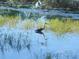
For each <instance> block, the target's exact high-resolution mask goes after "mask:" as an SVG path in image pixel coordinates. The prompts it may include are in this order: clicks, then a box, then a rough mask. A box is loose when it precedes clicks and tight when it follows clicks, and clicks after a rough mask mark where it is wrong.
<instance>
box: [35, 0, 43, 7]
mask: <svg viewBox="0 0 79 59" xmlns="http://www.w3.org/2000/svg"><path fill="white" fill-rule="evenodd" d="M41 4H42V3H41V1H40V0H38V1H37V2H36V4H35V7H36V8H39V7H40V6H41Z"/></svg>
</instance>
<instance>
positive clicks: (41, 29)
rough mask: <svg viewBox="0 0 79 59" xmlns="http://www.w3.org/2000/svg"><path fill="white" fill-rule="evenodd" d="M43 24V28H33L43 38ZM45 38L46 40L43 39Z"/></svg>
mask: <svg viewBox="0 0 79 59" xmlns="http://www.w3.org/2000/svg"><path fill="white" fill-rule="evenodd" d="M45 24H47V23H45ZM45 24H44V27H43V28H39V29H36V30H35V32H36V33H38V34H41V35H43V36H44V38H45V35H44V33H43V32H42V31H43V30H44V29H45ZM45 40H46V39H45Z"/></svg>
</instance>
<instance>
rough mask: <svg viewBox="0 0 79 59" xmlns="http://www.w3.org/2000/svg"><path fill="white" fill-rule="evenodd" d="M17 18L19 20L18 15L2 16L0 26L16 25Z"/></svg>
mask: <svg viewBox="0 0 79 59" xmlns="http://www.w3.org/2000/svg"><path fill="white" fill-rule="evenodd" d="M17 20H19V17H18V16H0V27H2V26H8V27H15V25H16V22H17Z"/></svg>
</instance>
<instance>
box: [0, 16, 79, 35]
mask: <svg viewBox="0 0 79 59" xmlns="http://www.w3.org/2000/svg"><path fill="white" fill-rule="evenodd" d="M19 20H20V17H18V16H16V17H14V16H0V27H3V26H8V27H10V28H12V27H13V28H14V27H16V26H17V24H18V22H19ZM46 22H47V24H46V25H45V28H46V30H51V31H54V32H56V33H60V34H64V33H67V32H79V20H72V19H70V18H67V19H59V18H55V19H50V20H47V21H46ZM19 26H20V27H21V29H25V30H27V29H33V28H42V27H44V22H42V21H41V20H40V19H39V20H38V21H34V20H33V19H25V20H21V22H20V25H19Z"/></svg>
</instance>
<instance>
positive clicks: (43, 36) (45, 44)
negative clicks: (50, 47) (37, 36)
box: [42, 33, 47, 46]
mask: <svg viewBox="0 0 79 59" xmlns="http://www.w3.org/2000/svg"><path fill="white" fill-rule="evenodd" d="M42 35H43V37H44V39H45V44H44V43H43V45H45V46H47V38H46V37H45V34H44V33H43V34H42Z"/></svg>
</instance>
